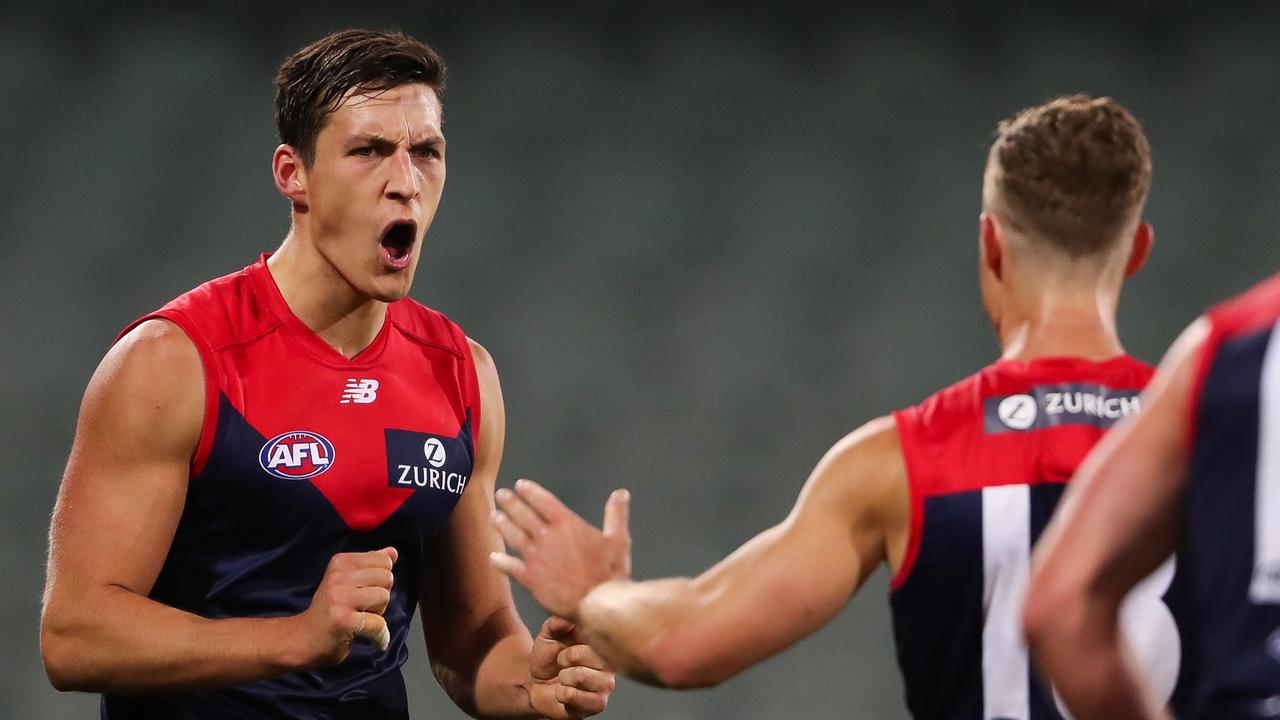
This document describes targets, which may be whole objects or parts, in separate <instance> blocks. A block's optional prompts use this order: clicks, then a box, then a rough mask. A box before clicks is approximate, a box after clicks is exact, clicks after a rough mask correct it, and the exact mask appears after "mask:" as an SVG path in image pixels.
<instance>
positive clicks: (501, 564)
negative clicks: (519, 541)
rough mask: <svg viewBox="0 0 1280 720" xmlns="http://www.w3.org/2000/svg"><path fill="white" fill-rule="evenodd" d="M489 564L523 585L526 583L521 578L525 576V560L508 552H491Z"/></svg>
mask: <svg viewBox="0 0 1280 720" xmlns="http://www.w3.org/2000/svg"><path fill="white" fill-rule="evenodd" d="M489 564H490V565H493V566H494V567H495V568H497V569H498V570H500V571H501V572H502V573H504V574H506V575H507V576H509V577H511V578H513V579H515V581H516V582H518V583H520V584H521V585H523V584H524V581H523V580H521V578H522V577H524V571H525V567H524V561H523V560H521V559H520V558H517V557H512V556H510V555H508V554H506V553H500V552H491V553H489Z"/></svg>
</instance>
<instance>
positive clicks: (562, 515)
mask: <svg viewBox="0 0 1280 720" xmlns="http://www.w3.org/2000/svg"><path fill="white" fill-rule="evenodd" d="M630 497H631V496H630V494H629V493H627V491H626V490H615V491H613V494H612V495H610V496H609V500H608V502H607V503H605V506H604V527H603V529H602V530H597V529H596V528H595V527H593V526H592V525H591V524H590V523H588V522H587V521H585V520H583V519H582V518H581V517H580V516H578V514H577V513H575V512H573V511H572V510H570V509H569V508H567V507H565V506H564V503H562V502H560V500H559V499H558V498H557V497H556V496H555V495H552V494H551V492H550V491H548V490H547V489H546V488H544V487H542V486H541V485H538V484H537V483H535V482H533V481H531V480H520V481H517V482H516V484H515V488H514V489H513V490H507V489H505V488H504V489H502V490H499V491H498V495H497V500H498V509H497V510H495V511H494V512H493V522H494V524H495V525H497V526H498V531H499V532H501V533H502V539H503V540H505V541H506V543H507V545H508V546H509V547H510V548H511V549H512V550H514V551H515V552H517V553H519V554H520V557H518V558H517V557H514V556H512V555H507V554H505V553H492V554H491V555H490V556H489V558H490V561H491V562H492V563H493V564H494V566H495V567H497V568H498V569H499V570H501V571H502V572H504V573H506V574H507V575H510V576H511V577H513V578H515V579H516V581H517V582H519V583H520V584H521V585H523V586H525V587H526V588H528V590H529V592H531V593H533V597H534V599H536V600H537V601H538V603H539V604H541V605H542V607H544V608H546V609H547V610H549V611H551V612H553V613H555V614H556V615H559V616H561V617H565V618H569V619H570V620H576V619H577V613H578V603H579V602H580V601H581V600H582V598H583V597H584V596H586V594H587V593H588V592H590V591H591V589H592V588H594V587H595V586H596V585H599V584H600V583H603V582H606V581H608V580H617V579H621V578H628V577H630V576H631V534H630V531H629V530H628V529H627V504H628V502H629V501H630Z"/></svg>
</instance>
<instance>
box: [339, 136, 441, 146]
mask: <svg viewBox="0 0 1280 720" xmlns="http://www.w3.org/2000/svg"><path fill="white" fill-rule="evenodd" d="M349 145H350V146H352V147H354V146H357V145H373V146H374V147H377V148H386V147H394V146H395V145H397V142H396V141H395V140H391V139H390V138H387V137H386V136H384V135H379V134H377V133H359V134H357V135H355V136H354V137H352V138H351V140H350V142H349ZM436 145H444V138H443V137H441V136H439V135H430V136H428V137H426V138H424V139H422V140H419V141H418V142H416V143H414V144H412V145H410V146H409V149H410V150H424V149H426V148H430V147H433V146H436Z"/></svg>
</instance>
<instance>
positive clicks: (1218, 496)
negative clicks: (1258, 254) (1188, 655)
mask: <svg viewBox="0 0 1280 720" xmlns="http://www.w3.org/2000/svg"><path fill="white" fill-rule="evenodd" d="M1206 317H1207V319H1208V321H1209V324H1210V327H1211V330H1210V334H1209V339H1208V340H1207V341H1206V342H1205V345H1204V348H1203V351H1202V353H1201V355H1200V359H1199V367H1198V372H1197V374H1196V379H1195V381H1194V385H1193V388H1192V394H1191V402H1190V405H1191V421H1190V426H1189V427H1190V429H1191V448H1190V457H1189V470H1188V481H1187V489H1186V498H1185V503H1184V506H1183V507H1184V510H1183V521H1184V527H1183V536H1182V541H1181V545H1180V549H1179V551H1178V553H1179V555H1180V556H1181V557H1182V559H1183V565H1184V569H1183V573H1184V575H1185V577H1186V580H1187V586H1188V588H1189V596H1190V597H1189V599H1190V608H1189V611H1190V613H1191V617H1192V619H1193V620H1194V621H1195V627H1196V632H1195V635H1194V641H1195V643H1196V645H1197V651H1198V652H1199V653H1200V654H1201V657H1202V658H1203V660H1204V662H1203V667H1202V671H1201V672H1200V673H1199V674H1198V676H1197V679H1196V683H1195V687H1194V691H1193V696H1194V703H1195V711H1194V716H1195V717H1203V718H1254V717H1280V343H1277V342H1276V340H1275V337H1276V323H1277V321H1278V320H1280V275H1277V276H1275V277H1272V278H1271V279H1270V280H1268V281H1266V282H1264V283H1262V284H1260V285H1258V286H1257V287H1255V288H1253V289H1252V290H1250V291H1249V292H1247V293H1245V294H1243V295H1241V296H1239V297H1237V298H1235V299H1234V300H1231V301H1228V302H1226V303H1224V304H1222V305H1220V306H1218V307H1216V308H1214V309H1212V310H1210V311H1209V312H1208V313H1207V315H1206Z"/></svg>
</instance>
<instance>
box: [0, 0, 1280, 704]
mask: <svg viewBox="0 0 1280 720" xmlns="http://www.w3.org/2000/svg"><path fill="white" fill-rule="evenodd" d="M348 26H369V27H397V28H400V29H403V30H405V31H407V32H409V33H411V34H414V35H416V36H417V37H419V38H421V39H424V40H426V41H428V42H430V43H432V44H434V45H436V46H437V47H438V48H439V49H440V50H441V52H442V53H443V54H444V56H445V58H446V59H447V60H448V61H449V63H450V65H451V81H450V88H449V90H448V93H447V95H446V113H445V116H446V135H447V137H448V139H449V180H448V185H447V187H446V189H445V196H444V200H443V204H442V209H441V212H440V214H439V217H438V219H437V221H436V223H435V225H434V227H433V228H432V229H431V231H430V233H429V235H428V240H427V247H426V254H425V257H424V260H423V264H422V266H421V267H420V269H419V274H418V278H419V279H418V281H417V286H416V288H415V290H414V295H415V296H416V297H417V298H418V299H420V300H422V301H424V302H426V303H427V304H429V305H432V306H434V307H437V308H439V309H441V310H443V311H445V312H446V313H448V314H449V315H451V316H452V317H453V318H454V319H455V320H456V321H458V322H459V323H460V324H462V326H463V327H464V328H466V329H467V331H468V332H469V333H470V334H471V335H472V336H473V337H475V338H477V339H479V340H480V341H481V342H482V343H484V344H485V345H486V346H487V347H488V348H489V350H490V351H491V352H492V354H493V355H494V357H495V358H496V359H497V362H498V366H499V370H500V372H501V375H502V382H503V386H504V389H505V394H506V403H507V412H508V439H507V453H506V460H505V463H504V466H503V472H502V481H501V482H502V483H503V484H509V483H510V482H511V481H513V480H514V479H516V478H517V477H521V476H528V477H533V478H537V479H539V480H541V481H543V482H545V483H547V484H548V485H550V486H551V487H552V488H553V489H554V490H556V491H557V492H559V493H560V494H561V495H562V496H563V497H564V498H565V499H566V500H567V501H568V502H569V503H570V504H571V505H572V506H573V507H575V508H576V509H578V510H579V511H580V512H583V513H584V514H586V515H587V516H588V517H589V518H592V519H593V520H598V518H599V512H600V508H601V507H602V504H603V502H604V499H605V497H606V496H607V495H608V492H609V491H610V490H611V489H612V488H614V487H617V486H627V487H629V488H631V489H632V491H633V493H634V501H633V523H632V524H633V535H634V538H635V542H636V548H635V569H636V575H637V576H639V577H654V576H661V575H669V574H690V573H697V572H699V571H701V570H703V569H704V568H706V567H708V566H709V565H711V564H712V563H714V562H715V561H716V560H718V559H719V558H721V557H723V556H724V555H725V554H727V553H728V552H730V551H731V550H732V549H734V548H735V547H737V545H738V544H740V543H741V542H743V541H745V540H746V539H747V538H749V537H750V536H752V535H753V534H755V533H756V532H758V531H760V530H762V529H764V528H765V527H767V526H769V525H771V524H773V523H775V522H777V521H779V520H780V519H782V517H784V516H785V514H786V513H787V511H788V509H789V508H790V505H791V502H792V500H793V499H794V497H795V495H796V493H797V491H798V490H799V488H800V486H801V484H802V483H803V481H804V479H805V477H806V475H807V473H808V472H809V470H810V468H811V467H812V466H813V464H814V463H815V462H816V460H817V459H818V458H819V457H820V456H821V454H822V453H823V452H824V450H825V449H826V448H827V447H828V446H829V445H830V444H831V443H832V442H834V441H835V440H836V439H838V438H839V437H840V436H841V435H843V434H844V433H846V432H848V431H849V430H851V429H852V428H854V427H856V426H858V425H859V424H861V423H862V422H864V421H865V420H867V419H870V418H872V417H874V416H876V415H880V414H883V413H886V412H888V411H891V410H893V409H895V408H898V407H900V406H904V405H908V404H911V403H914V402H916V401H918V400H919V399H921V398H923V397H924V396H926V395H927V394H929V393H930V392H932V391H933V390H935V389H937V388H938V387H940V386H942V385H945V384H947V383H950V382H952V381H954V380H957V379H959V378H961V377H963V376H964V375H966V374H968V373H970V372H972V371H973V370H975V369H977V368H978V367H980V366H981V365H983V364H985V363H987V362H988V361H990V360H991V359H992V358H993V357H994V356H995V354H996V352H997V348H996V344H995V342H994V338H993V336H992V333H991V331H990V330H989V327H988V324H987V321H986V318H985V316H984V314H983V312H982V308H981V305H980V303H979V299H978V291H977V283H976V273H975V268H976V242H975V240H976V228H977V216H978V211H979V189H980V188H979V182H980V173H981V168H982V163H983V160H984V156H985V151H986V147H987V144H988V143H989V141H990V139H991V136H992V132H993V130H994V127H995V124H996V122H997V121H998V120H999V119H1001V118H1003V117H1005V116H1007V115H1009V114H1011V113H1013V112H1014V111H1016V110H1018V109H1019V108H1021V107H1024V106H1027V105H1031V104H1035V103H1038V102H1041V101H1043V100H1046V99H1048V98H1049V97H1051V96H1054V95H1057V94H1061V93H1068V92H1075V91H1087V92H1090V93H1093V94H1107V95H1112V96H1114V97H1116V98H1117V99H1119V100H1120V101H1121V102H1123V103H1125V104H1127V105H1128V106H1129V107H1130V108H1131V109H1132V110H1133V111H1134V112H1135V114H1137V115H1138V117H1139V118H1140V119H1141V120H1142V121H1143V122H1144V124H1145V126H1146V129H1147V131H1148V133H1149V136H1150V138H1151V141H1152V145H1153V148H1154V154H1155V168H1156V170H1155V182H1154V188H1153V192H1152V196H1151V201H1150V204H1149V212H1148V217H1149V219H1151V220H1152V221H1153V223H1154V225H1155V228H1156V234H1157V246H1156V249H1155V252H1154V255H1153V256H1152V258H1151V261H1150V263H1149V264H1148V266H1147V268H1146V270H1145V271H1144V272H1143V273H1141V274H1140V275H1139V276H1138V277H1137V278H1136V279H1134V280H1133V281H1132V282H1131V283H1130V287H1129V289H1128V290H1127V294H1126V296H1125V297H1126V299H1125V301H1124V303H1123V304H1122V309H1121V331H1122V334H1123V336H1124V338H1125V339H1126V341H1127V344H1128V347H1129V349H1130V351H1131V352H1132V353H1134V354H1135V355H1137V356H1138V357H1141V358H1143V359H1147V360H1151V361H1154V360H1156V359H1158V358H1159V356H1160V354H1161V352H1162V351H1163V349H1164V348H1165V347H1166V346H1167V345H1168V343H1169V342H1170V341H1171V340H1172V338H1173V337H1174V336H1175V335H1176V334H1177V332H1178V331H1179V329H1180V328H1182V327H1183V326H1184V325H1185V324H1186V323H1187V322H1188V321H1189V320H1190V319H1191V318H1193V317H1194V316H1195V315H1196V314H1197V313H1198V312H1199V311H1200V310H1201V309H1202V308H1203V307H1204V306H1205V305H1207V304H1209V303H1211V302H1214V301H1217V300H1219V299H1221V298H1224V297H1226V296H1228V295H1230V294H1232V293H1234V292H1235V291H1237V290H1239V289H1241V288H1243V287H1245V286H1246V285H1247V284H1250V283H1252V282H1254V281H1256V280H1259V279H1261V278H1263V277H1264V276H1266V275H1267V274H1269V273H1270V272H1272V271H1273V270H1275V269H1276V268H1277V267H1280V251H1278V243H1277V237H1276V232H1277V228H1280V121H1278V120H1277V117H1278V114H1280V47H1278V44H1277V38H1278V37H1280V35H1278V34H1277V31H1280V5H1277V4H1276V3H1271V2H1268V3H1257V4H1249V3H1240V2H1216V3H1139V2H1133V1H1131V0H1113V1H1112V2H1105V3H1104V2H1073V3H1064V4H1061V5H1048V4H1036V3H1024V2H1013V1H1012V0H983V1H978V2H969V3H911V4H907V5H904V6H900V7H898V8H897V9H885V8H883V7H881V6H880V5H879V4H876V3H854V4H847V5H836V4H830V3H824V2H816V1H814V0H790V1H789V2H785V3H778V4H776V5H773V4H766V3H759V2H743V3H698V2H647V3H623V2H580V3H573V4H546V3H538V4H534V3H527V4H524V3H512V4H501V3H496V2H470V3H394V4H393V3H374V2H366V3H344V4H336V3H315V2H311V3H301V2H279V3H272V4H270V7H267V8H263V9H249V8H248V6H247V5H246V7H245V9H240V10H233V9H219V10H212V11H208V12H204V11H197V10H192V9H173V8H170V7H169V6H168V5H163V4H158V3H157V4H155V5H153V6H138V7H133V8H130V7H122V6H120V5H119V4H117V3H107V2H75V1H73V0H63V2H58V3H44V4H14V3H6V4H5V5H4V6H3V7H2V8H0V147H2V148H3V149H2V150H0V157H3V163H2V164H0V238H2V241H0V308H3V311H2V312H0V329H2V330H3V332H2V334H0V337H2V338H3V342H0V378H2V379H0V412H3V417H2V426H3V432H0V459H2V461H3V462H2V464H0V468H3V472H2V475H0V478H2V482H0V568H2V569H3V581H2V582H0V617H2V618H4V621H3V624H4V627H5V629H6V632H7V633H8V635H9V641H8V642H9V649H8V651H7V652H5V653H3V654H2V655H0V717H5V718H69V717H93V716H96V697H94V696H89V695H80V694H59V693H56V692H55V691H53V690H52V689H51V688H50V687H49V686H48V684H47V682H46V680H45V678H44V673H43V670H42V668H41V665H40V658H39V651H38V636H37V626H38V615H39V598H40V591H41V586H42V583H43V575H44V567H43V563H44V553H45V534H46V532H47V527H48V513H49V510H50V508H51V507H52V504H53V499H54V496H55V493H56V491H57V486H58V482H59V476H60V473H61V470H62V464H63V462H64V460H65V456H66V453H67V450H68V448H69V446H70V442H71V436H72V431H73V429H74V423H75V416H76V409H77V406H78V403H79V398H80V394H81V392H82V391H83V388H84V385H85V383H86V381H87V380H88V377H89V375H90V373H91V372H92V370H93V368H94V367H95V365H96V363H97V362H98V360H99V358H100V357H101V356H102V353H103V352H104V351H105V349H106V348H107V346H108V344H109V343H110V342H111V339H112V338H113V337H114V335H115V334H116V333H117V332H118V330H119V329H120V328H121V327H122V326H123V325H125V324H126V323H127V322H129V321H130V320H131V319H133V318H135V317H137V316H138V315H140V314H142V313H145V312H147V311H148V310H150V309H152V308H155V307H157V306H159V305H161V304H163V303H164V302H166V301H167V300H169V299H170V298H171V297H173V296H175V295H177V294H179V293H181V292H183V291H184V290H186V289H188V288H190V287H192V286H194V285H196V284H198V283H200V282H202V281H204V280H206V279H209V278H211V277H214V276H217V275H222V274H224V273H227V272H231V271H233V270H236V269H238V268H240V267H242V266H244V265H246V264H248V263H249V262H251V261H252V260H253V259H254V258H255V257H256V256H257V254H258V253H259V252H260V251H263V250H268V249H271V248H274V247H275V246H276V244H277V243H278V242H279V241H280V239H281V238H282V237H283V235H284V233H285V231H286V229H287V223H288V211H287V206H286V204H285V202H284V201H283V200H282V199H281V198H280V197H278V196H277V195H276V193H275V191H274V190H273V188H272V185H271V182H270V175H269V161H270V156H271V152H272V150H273V149H274V147H275V145H276V142H277V141H276V138H275V135H274V126H273V122H272V88H271V79H272V77H273V74H274V71H275V68H276V66H277V65H278V63H279V62H280V60H281V59H283V58H284V57H285V55H287V54H288V53H289V52H291V51H293V50H294V49H296V48H298V47H300V46H301V45H303V44H305V43H306V42H309V41H311V40H314V39H316V38H318V37H320V36H321V35H323V34H324V33H326V32H328V31H331V30H335V29H340V28H343V27H348ZM814 551H815V552H822V550H821V549H820V548H815V549H814ZM832 560H833V561H834V562H838V561H839V558H833V559H832ZM886 590H887V580H886V577H885V573H884V572H883V571H881V572H880V573H878V574H877V575H876V576H875V577H874V578H873V579H872V580H871V581H870V582H869V583H868V585H867V586H866V587H865V588H864V589H863V591H862V592H861V593H860V594H859V596H858V597H857V598H856V599H855V600H854V601H853V602H852V603H851V604H850V606H849V607H848V608H847V610H846V611H845V612H844V613H842V614H841V615H840V616H839V617H838V618H837V619H836V620H835V621H834V622H833V623H832V624H831V625H830V626H828V627H826V628H825V629H823V630H822V631H820V632H819V633H817V634H816V635H814V636H813V637H812V638H810V639H808V640H806V641H804V642H802V643H800V644H799V645H798V646H797V647H795V648H793V649H791V650H789V651H787V652H785V653H783V654H781V655H780V656H778V657H776V658H774V659H772V660H769V661H768V662H765V663H763V664H761V665H759V666H758V667H756V668H754V669H752V670H750V671H749V672H747V673H746V674H744V675H743V676H740V677H738V678H736V679H734V680H732V681H730V682H727V683H725V684H724V685H722V686H721V687H718V688H715V689H712V690H705V691H698V692H688V693H674V692H669V691H658V690H653V689H650V688H646V687H643V686H641V685H638V684H635V683H632V682H623V683H620V686H619V688H618V690H617V692H616V694H615V696H614V701H613V705H612V709H611V712H610V715H608V716H611V717H614V718H619V719H623V718H630V719H646V720H648V719H661V720H686V719H692V718H726V719H727V718H778V717H791V718H903V717H905V716H906V713H905V710H904V709H903V703H902V700H901V692H902V691H901V685H900V681H899V680H898V677H897V669H896V664H895V660H894V655H893V650H892V635H891V632H890V628H889V623H888V613H887V602H886ZM518 597H519V600H520V602H521V607H522V609H523V611H524V615H525V617H526V619H527V620H528V621H529V623H530V624H531V625H534V624H535V623H537V622H539V621H540V620H541V618H542V617H543V615H542V614H541V613H540V612H539V611H538V610H537V609H536V607H535V606H533V605H532V604H531V603H530V602H529V600H528V598H527V596H525V595H524V594H522V593H519V594H518ZM414 649H415V650H416V652H415V654H414V656H413V658H412V659H411V662H410V665H409V667H408V668H407V670H406V678H407V681H408V684H409V686H410V694H411V699H412V702H413V707H414V712H415V717H419V718H453V717H461V713H459V712H458V711H457V710H456V709H455V708H453V706H452V705H451V704H450V703H449V702H448V700H447V699H446V698H445V697H444V694H443V693H442V692H441V691H440V690H439V689H438V688H437V687H436V685H435V683H434V681H433V680H432V679H431V677H430V675H429V673H428V671H427V669H426V665H425V662H424V660H423V654H424V653H423V650H422V647H421V646H420V645H419V646H417V647H415V648H414Z"/></svg>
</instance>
